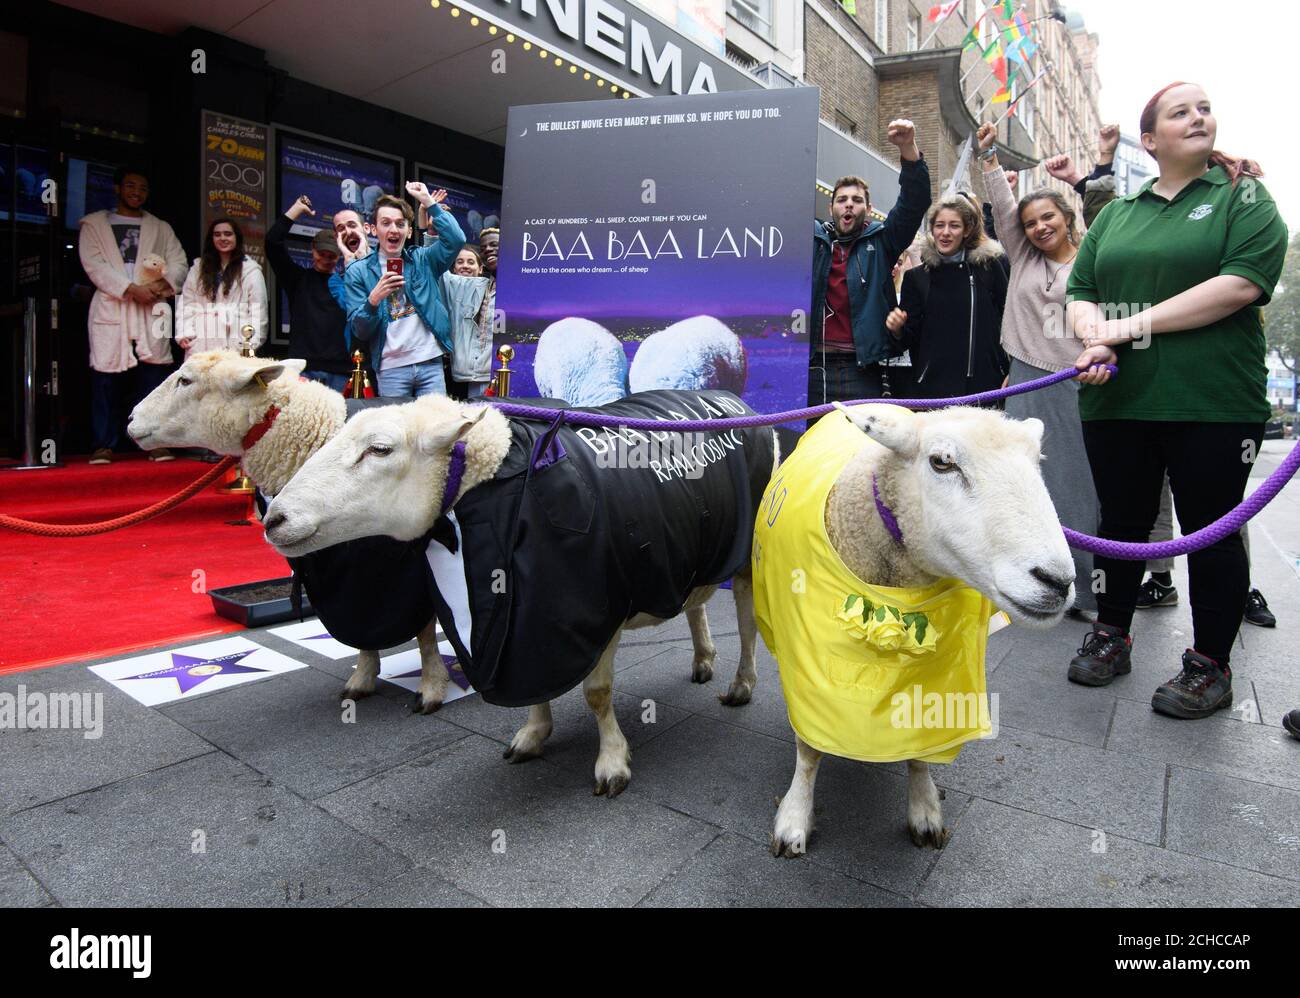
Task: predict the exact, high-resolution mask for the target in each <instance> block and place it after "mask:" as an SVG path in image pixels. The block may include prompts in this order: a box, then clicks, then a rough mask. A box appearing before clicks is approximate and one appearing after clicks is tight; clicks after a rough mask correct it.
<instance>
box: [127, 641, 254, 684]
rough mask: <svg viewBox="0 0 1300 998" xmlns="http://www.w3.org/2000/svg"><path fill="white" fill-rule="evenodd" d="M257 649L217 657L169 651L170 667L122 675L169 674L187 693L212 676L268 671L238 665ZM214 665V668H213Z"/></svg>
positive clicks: (136, 677) (148, 675) (143, 676)
mask: <svg viewBox="0 0 1300 998" xmlns="http://www.w3.org/2000/svg"><path fill="white" fill-rule="evenodd" d="M256 650H257V649H256V648H250V649H248V651H237V652H231V653H230V654H229V655H222V656H220V657H219V658H195V657H194V656H193V655H182V654H181V653H180V652H175V651H174V652H171V653H170V654H171V657H172V666H171V668H170V669H158V670H156V671H154V672H142V673H141V674H140V675H138V676H123V677H122V678H123V679H163V678H165V677H167V676H171V677H172V678H173V679H175V680H176V685H177V686H179V687H180V689H181V693H182V694H184V693H188V692H189V691H190V690H192V689H194V687H196V686H198V685H199V684H200V683H205V682H207V681H208V680H209V679H211V678H212V677H213V676H232V675H235V674H236V673H240V672H268V671H270V670H268V669H257V668H254V667H253V666H251V665H238V664H237V663H238V662H240V661H241V660H243V659H245V658H247V657H248V656H249V655H251V654H253V652H255V651H256ZM214 667H215V668H214Z"/></svg>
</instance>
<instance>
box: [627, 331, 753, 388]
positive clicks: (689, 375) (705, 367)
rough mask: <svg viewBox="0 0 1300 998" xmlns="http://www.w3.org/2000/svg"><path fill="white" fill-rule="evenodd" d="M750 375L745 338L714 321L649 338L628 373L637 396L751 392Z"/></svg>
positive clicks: (629, 382) (663, 332) (637, 352)
mask: <svg viewBox="0 0 1300 998" xmlns="http://www.w3.org/2000/svg"><path fill="white" fill-rule="evenodd" d="M747 377H748V371H747V366H746V360H745V348H744V347H743V346H741V343H740V337H738V336H737V335H736V334H735V333H733V332H732V331H731V330H730V329H728V328H727V327H726V325H724V324H723V323H722V322H720V321H718V320H717V319H715V318H714V317H713V316H711V315H697V316H693V317H692V318H690V319H682V320H681V321H680V322H674V323H673V324H672V325H671V326H669V327H668V328H667V329H663V330H660V331H659V332H657V333H652V334H651V335H650V336H647V337H646V339H645V341H644V342H643V343H642V344H641V345H640V346H639V347H637V351H636V356H634V357H633V358H632V367H631V369H630V370H629V371H628V384H629V385H630V386H631V388H632V391H634V392H648V391H651V390H653V389H655V388H678V389H699V388H722V389H725V390H726V391H729V392H734V393H735V394H737V395H743V394H744V392H745V381H746V379H747Z"/></svg>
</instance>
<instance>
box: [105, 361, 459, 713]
mask: <svg viewBox="0 0 1300 998" xmlns="http://www.w3.org/2000/svg"><path fill="white" fill-rule="evenodd" d="M303 364H304V362H303V361H301V360H284V361H274V360H268V359H266V358H263V357H241V356H239V355H238V354H235V353H232V352H230V351H225V350H210V351H205V352H202V353H196V354H193V355H192V356H190V357H189V358H188V359H187V360H186V361H185V363H184V364H182V365H181V367H180V368H179V369H178V370H176V371H175V372H173V373H172V374H171V376H170V377H168V378H167V380H166V381H164V382H163V383H162V384H161V385H159V386H158V387H157V388H156V389H154V390H153V391H152V392H150V393H149V395H148V396H146V397H145V398H144V399H143V400H142V401H141V402H140V403H139V405H137V406H136V407H135V408H134V409H133V410H132V412H131V417H130V420H129V422H128V424H127V432H129V433H130V435H131V437H132V439H134V440H135V441H136V443H138V444H140V446H142V447H145V448H146V449H150V448H155V447H204V448H207V449H208V450H212V451H216V452H217V453H218V454H228V455H232V456H234V457H239V458H241V459H242V462H243V467H244V470H245V471H246V472H247V473H248V476H249V477H250V478H252V479H253V481H254V482H256V483H257V486H258V488H259V489H260V490H261V491H262V492H263V493H264V494H266V495H268V496H274V495H275V494H276V493H277V492H279V491H280V490H281V489H283V488H284V487H285V485H286V484H288V482H289V480H290V479H292V478H293V476H294V475H295V474H297V472H298V470H299V469H300V468H301V467H302V466H303V464H304V463H306V461H307V459H308V458H309V457H311V455H312V454H314V453H316V451H318V450H319V449H320V448H321V447H322V446H323V445H324V444H325V442H326V441H328V440H329V439H330V438H331V437H332V436H334V435H335V434H336V433H337V432H338V431H339V429H340V428H342V426H343V424H344V422H345V421H346V419H347V415H348V413H347V403H346V402H345V400H344V398H343V396H342V395H341V394H339V393H338V392H336V391H333V390H332V389H330V388H327V387H326V386H325V385H322V384H318V383H316V382H314V381H305V380H303V379H301V378H300V377H299V375H300V374H301V372H302V369H303ZM291 565H293V567H294V570H295V571H296V572H297V573H298V574H299V576H300V578H303V579H304V588H305V589H306V590H307V595H308V598H309V599H310V600H311V602H312V607H313V609H314V610H315V611H316V613H317V614H318V615H319V616H320V618H321V620H322V622H323V623H324V624H325V627H326V629H327V630H328V631H329V632H330V633H331V634H332V635H333V636H334V637H336V638H338V639H339V640H340V641H343V642H344V643H345V644H350V645H353V646H354V647H359V648H361V649H362V650H361V651H360V652H359V653H358V655H357V667H356V670H355V671H354V672H353V673H352V675H351V677H350V678H349V679H348V681H347V683H346V685H345V686H344V687H343V693H342V696H343V697H344V698H345V699H352V700H357V699H360V698H362V697H366V696H369V695H370V694H372V693H373V692H374V691H375V682H376V679H377V678H378V676H379V652H378V651H377V650H375V649H378V648H387V647H391V646H393V645H397V644H402V643H403V642H406V641H409V640H410V639H412V638H416V639H417V640H418V642H419V646H420V686H419V691H418V693H417V695H416V707H415V709H417V710H418V711H419V712H420V713H424V714H429V713H432V712H433V711H435V710H437V709H438V708H439V707H441V706H442V701H443V698H444V697H445V696H446V693H447V682H448V680H449V679H450V676H449V675H448V674H447V668H446V666H445V665H444V664H443V661H442V656H441V655H440V654H439V652H438V642H437V637H436V631H437V621H436V619H435V616H434V612H433V604H432V601H431V600H429V598H428V597H427V595H426V594H425V593H424V591H423V587H422V586H420V585H419V584H418V583H419V581H420V580H421V579H422V578H423V575H424V571H425V569H424V562H423V555H422V553H421V552H418V551H412V550H410V549H409V548H407V547H403V546H399V545H394V544H392V543H391V542H390V541H388V539H386V538H375V539H368V541H367V542H366V544H364V545H361V546H357V547H356V548H355V549H353V550H351V551H346V550H342V549H340V550H339V551H337V552H331V553H328V554H320V555H317V556H316V557H315V558H313V559H307V560H303V561H301V562H298V563H296V564H295V563H294V562H291ZM393 573H397V574H403V575H405V574H406V573H412V574H414V575H415V576H416V584H414V585H412V584H408V585H402V586H388V585H383V589H384V591H386V592H388V593H390V599H391V602H390V605H389V607H388V612H387V613H386V614H384V616H383V619H373V618H372V619H358V617H357V615H356V614H355V613H354V612H353V610H352V606H353V604H354V597H355V596H356V595H357V594H360V595H362V596H364V595H365V594H366V593H367V591H368V590H372V589H373V587H374V586H375V585H382V584H383V583H384V582H385V581H387V579H389V578H390V577H391V575H392V574H393Z"/></svg>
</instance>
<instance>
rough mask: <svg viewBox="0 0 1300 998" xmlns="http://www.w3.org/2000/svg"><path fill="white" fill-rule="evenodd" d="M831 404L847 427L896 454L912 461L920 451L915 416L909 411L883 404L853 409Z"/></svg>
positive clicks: (898, 406) (897, 406)
mask: <svg viewBox="0 0 1300 998" xmlns="http://www.w3.org/2000/svg"><path fill="white" fill-rule="evenodd" d="M832 404H833V405H834V406H835V408H837V409H839V410H840V411H841V412H842V413H844V415H845V416H847V417H848V420H849V422H850V423H852V424H853V425H854V426H856V427H857V428H858V429H859V430H861V431H862V432H863V433H865V434H866V435H867V436H869V437H870V438H871V439H872V440H874V441H875V442H876V443H878V444H880V445H881V446H883V447H888V448H889V449H890V450H892V451H894V452H895V453H896V454H899V455H900V456H902V457H906V458H912V457H915V456H916V453H917V451H918V450H919V449H920V434H919V433H918V431H917V425H916V414H915V413H914V412H912V410H910V409H905V408H904V407H903V406H901V405H889V404H887V403H886V404H881V403H875V404H870V403H869V404H866V405H853V406H848V405H841V404H840V403H839V402H835V403H832Z"/></svg>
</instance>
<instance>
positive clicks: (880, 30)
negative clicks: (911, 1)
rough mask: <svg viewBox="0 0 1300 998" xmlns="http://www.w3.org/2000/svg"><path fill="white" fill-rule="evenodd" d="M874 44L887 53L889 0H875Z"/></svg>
mask: <svg viewBox="0 0 1300 998" xmlns="http://www.w3.org/2000/svg"><path fill="white" fill-rule="evenodd" d="M876 44H877V45H879V46H880V48H881V49H882V50H883V51H885V52H888V51H889V0H876Z"/></svg>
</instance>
